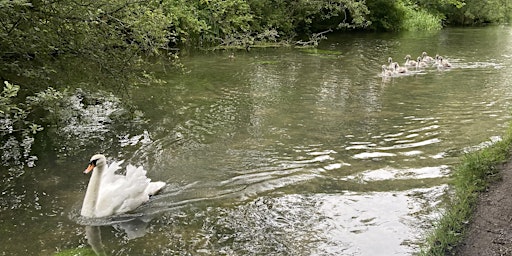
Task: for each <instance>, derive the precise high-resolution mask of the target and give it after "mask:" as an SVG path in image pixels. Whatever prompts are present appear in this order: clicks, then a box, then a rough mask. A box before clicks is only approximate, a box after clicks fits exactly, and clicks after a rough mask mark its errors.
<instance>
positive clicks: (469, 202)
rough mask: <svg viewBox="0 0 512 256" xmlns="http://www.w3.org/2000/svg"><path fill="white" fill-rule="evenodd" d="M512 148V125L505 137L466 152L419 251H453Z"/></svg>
mask: <svg viewBox="0 0 512 256" xmlns="http://www.w3.org/2000/svg"><path fill="white" fill-rule="evenodd" d="M511 148H512V126H511V127H509V129H508V131H507V132H506V134H505V135H504V136H503V140H501V141H499V142H497V143H495V144H493V145H491V146H489V147H487V148H484V149H481V150H479V151H476V152H472V153H468V154H466V155H465V156H464V157H463V158H462V160H461V162H460V163H459V164H458V165H457V166H456V167H455V168H454V171H453V173H454V174H453V175H454V177H453V178H454V179H453V187H454V193H453V195H452V196H451V198H450V199H449V201H448V203H447V209H446V212H445V213H444V214H443V216H442V217H441V219H439V220H438V221H437V222H436V223H435V228H434V230H433V231H432V233H431V234H430V235H429V237H428V238H427V242H426V246H425V247H426V248H425V249H424V250H423V251H422V252H421V253H420V255H450V254H451V252H452V250H453V249H454V246H456V245H457V244H458V243H459V242H461V240H462V239H463V238H464V236H463V234H464V231H465V229H466V227H467V224H468V222H469V221H470V220H471V217H472V214H473V211H474V208H475V206H476V202H477V199H478V195H479V194H480V193H481V192H483V191H485V190H486V188H487V187H488V186H489V184H490V183H491V182H492V181H496V180H497V179H499V178H500V175H499V168H498V167H499V165H500V164H502V163H504V162H505V161H507V160H508V159H509V158H510V156H511V153H510V150H511Z"/></svg>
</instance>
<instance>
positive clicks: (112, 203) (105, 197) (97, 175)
mask: <svg viewBox="0 0 512 256" xmlns="http://www.w3.org/2000/svg"><path fill="white" fill-rule="evenodd" d="M122 163H123V161H119V162H113V163H112V164H110V166H107V159H106V158H105V156H104V155H101V154H98V155H94V156H92V157H91V160H90V162H89V166H88V167H87V169H85V171H84V173H89V172H91V171H92V175H91V179H90V180H89V185H87V192H86V193H85V197H84V202H83V204H82V211H81V213H80V214H81V215H82V216H84V217H89V218H100V217H106V216H110V215H115V214H120V213H124V212H129V211H131V210H134V209H135V208H137V207H138V206H140V205H141V204H143V203H144V202H146V201H148V200H149V196H150V195H154V194H155V193H157V192H158V191H159V190H160V189H162V188H163V187H164V186H165V182H162V181H157V182H151V180H150V179H148V178H147V177H146V171H145V170H144V169H143V168H142V166H139V167H135V166H133V165H131V164H129V165H128V166H127V167H126V175H119V174H115V173H114V172H115V171H117V170H119V169H121V166H120V165H121V164H122Z"/></svg>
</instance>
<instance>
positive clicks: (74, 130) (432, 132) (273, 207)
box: [0, 26, 512, 255]
mask: <svg viewBox="0 0 512 256" xmlns="http://www.w3.org/2000/svg"><path fill="white" fill-rule="evenodd" d="M511 45H512V30H511V29H510V28H509V27H498V26H496V27H485V28H449V29H445V30H442V31H438V32H428V33H427V32H415V33H400V34H378V33H355V34H336V35H329V39H328V40H326V41H323V42H322V44H321V45H320V46H319V49H318V50H312V49H295V48H280V49H252V50H251V51H250V52H234V54H235V57H234V58H229V57H228V56H229V54H230V53H231V52H214V53H195V54H191V55H190V56H186V57H183V59H182V61H183V64H184V66H185V67H186V72H184V73H179V72H161V74H160V77H159V78H160V79H161V80H162V81H163V82H164V83H160V84H154V85H150V86H144V87H143V86H141V87H135V88H133V89H131V90H132V91H131V92H130V95H131V100H132V101H133V103H134V104H135V105H136V107H137V109H139V110H140V112H138V114H139V115H140V116H135V117H133V120H132V121H130V122H116V120H120V119H116V116H120V115H122V113H124V110H123V109H122V104H120V101H122V98H117V97H115V96H107V95H104V96H100V95H98V96H97V97H104V98H103V99H102V100H101V104H97V105H94V106H91V107H90V108H83V105H80V99H79V98H75V99H70V102H75V103H76V104H77V106H81V107H77V108H81V109H82V110H83V111H84V112H85V114H84V115H83V116H85V117H90V118H82V119H80V120H76V122H68V125H67V126H65V127H59V128H57V129H58V131H53V133H51V132H49V131H47V132H48V133H47V134H46V135H43V137H44V138H45V140H47V141H51V143H49V142H48V144H49V145H52V147H53V150H50V151H49V152H44V153H40V154H39V155H38V157H39V160H38V161H37V162H36V166H35V167H32V168H28V167H19V168H16V167H12V168H10V169H9V170H3V171H2V177H1V178H2V179H1V181H2V185H1V188H2V195H1V197H0V206H1V208H0V213H1V214H0V226H1V229H0V239H1V241H0V242H1V244H2V248H1V249H0V255H53V254H55V253H58V252H62V253H64V252H66V253H69V254H63V255H73V252H81V251H87V250H89V248H91V247H94V248H95V249H96V250H97V251H99V252H102V251H104V252H106V253H107V254H108V255H410V254H412V253H414V252H417V251H418V250H419V245H420V244H421V243H422V239H423V238H424V236H425V234H426V233H427V232H428V231H429V230H430V229H431V228H432V222H433V221H434V220H435V218H437V217H438V216H439V215H440V214H441V213H442V207H441V205H442V204H441V201H442V199H443V197H444V196H446V194H447V193H449V191H450V186H449V185H448V184H449V176H450V172H451V168H452V167H453V165H454V164H456V163H457V162H458V161H459V157H460V156H461V155H463V154H464V152H468V151H472V150H475V149H478V148H481V147H484V146H486V145H488V144H489V143H492V142H493V141H496V140H499V139H500V136H501V135H502V134H503V133H504V131H505V129H506V128H507V126H508V122H509V120H510V102H511V99H512V89H511V85H512V82H511V78H512V75H511V69H512V67H511V64H512V59H511V58H512V46H511ZM423 51H425V52H427V53H428V54H429V55H431V56H435V54H440V55H442V56H443V57H444V58H445V59H446V60H448V61H450V62H451V64H452V67H451V68H437V67H433V66H432V65H429V66H428V67H426V68H421V69H416V68H409V71H408V72H407V73H405V74H397V75H393V76H391V77H383V76H382V74H381V66H382V65H387V64H388V63H387V59H388V57H392V58H393V59H394V60H395V61H397V62H399V63H400V65H402V64H403V63H404V61H405V60H404V57H405V55H407V54H410V55H412V56H413V59H415V58H416V57H417V56H419V55H421V53H422V52H423ZM120 113H121V114H120ZM98 119H100V120H102V121H101V122H98ZM84 120H91V121H90V122H87V121H84ZM55 134H57V135H55ZM50 135H52V136H50ZM49 148H51V147H49ZM96 152H102V153H104V154H105V155H107V157H108V160H109V161H114V160H116V161H117V160H122V159H125V164H128V163H131V164H135V165H143V166H144V167H145V169H146V170H147V171H148V176H149V177H150V178H152V179H153V180H162V181H165V182H167V183H168V186H167V187H166V188H165V189H164V191H163V192H162V193H161V194H159V195H158V196H155V197H154V198H152V200H151V201H150V202H149V203H148V204H146V205H143V206H142V207H140V208H139V209H137V210H136V211H135V212H134V213H132V215H129V216H124V217H123V218H106V219H102V220H96V221H95V222H90V221H89V220H86V219H83V218H81V217H79V211H80V207H81V202H82V200H83V196H84V194H85V189H86V185H87V182H88V178H89V176H84V175H83V174H82V173H81V172H82V171H83V169H84V168H85V166H86V164H87V162H88V160H89V158H90V156H91V155H92V154H93V153H96ZM4 169H5V168H4ZM128 220H130V221H128ZM90 226H100V227H94V228H91V227H90ZM86 233H87V237H88V238H89V240H87V239H86ZM91 241H92V242H91ZM369 241H371V242H369ZM100 242H101V243H100ZM90 243H92V244H93V246H91V245H90Z"/></svg>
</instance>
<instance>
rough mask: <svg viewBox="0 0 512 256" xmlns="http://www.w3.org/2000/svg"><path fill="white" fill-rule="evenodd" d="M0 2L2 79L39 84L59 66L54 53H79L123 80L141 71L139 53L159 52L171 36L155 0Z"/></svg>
mask: <svg viewBox="0 0 512 256" xmlns="http://www.w3.org/2000/svg"><path fill="white" fill-rule="evenodd" d="M0 6H1V7H2V8H0V20H2V22H1V26H0V49H2V51H1V52H0V70H2V73H3V74H4V75H5V77H3V78H4V79H7V78H9V80H11V81H16V80H18V81H25V82H26V81H27V80H26V79H27V78H28V79H30V80H29V81H31V82H34V83H31V84H32V86H40V87H39V89H42V88H45V87H47V86H48V85H49V83H48V82H45V81H49V79H50V78H52V77H54V74H55V73H56V72H57V70H60V69H59V68H58V67H54V66H52V64H53V62H52V61H53V60H54V59H55V58H66V57H79V58H81V59H82V60H83V61H84V62H91V63H96V64H97V66H98V68H97V70H98V72H100V73H101V74H103V75H108V76H112V77H116V78H117V79H118V81H127V80H128V78H130V76H132V77H136V76H138V75H139V74H140V73H141V72H142V71H143V70H144V61H143V58H144V57H146V56H154V55H158V54H160V50H161V49H166V48H167V47H168V44H169V41H170V40H172V38H173V36H172V35H171V34H170V33H169V31H168V25H169V17H168V16H167V15H164V13H163V11H162V9H161V8H160V6H159V4H158V1H152V0H142V1H130V0H113V1H112V0H108V1H107V0H99V1H78V2H77V1H52V2H48V1H42V0H38V1H37V0H36V1H30V2H28V1H24V0H18V1H8V0H0ZM4 75H3V76H4ZM120 77H121V78H125V79H119V78H120ZM87 82H88V81H87Z"/></svg>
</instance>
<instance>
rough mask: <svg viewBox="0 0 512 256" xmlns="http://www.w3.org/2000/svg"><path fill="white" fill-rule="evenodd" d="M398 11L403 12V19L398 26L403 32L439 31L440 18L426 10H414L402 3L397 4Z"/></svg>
mask: <svg viewBox="0 0 512 256" xmlns="http://www.w3.org/2000/svg"><path fill="white" fill-rule="evenodd" d="M397 5H398V6H397V7H398V9H401V10H403V12H404V13H405V17H404V19H403V21H402V24H401V25H400V27H401V30H405V31H428V30H440V29H441V28H442V26H441V18H440V17H439V16H436V15H434V14H432V13H429V12H428V11H426V10H423V9H419V8H414V7H413V6H409V5H406V4H404V3H403V2H401V1H399V2H397Z"/></svg>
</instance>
